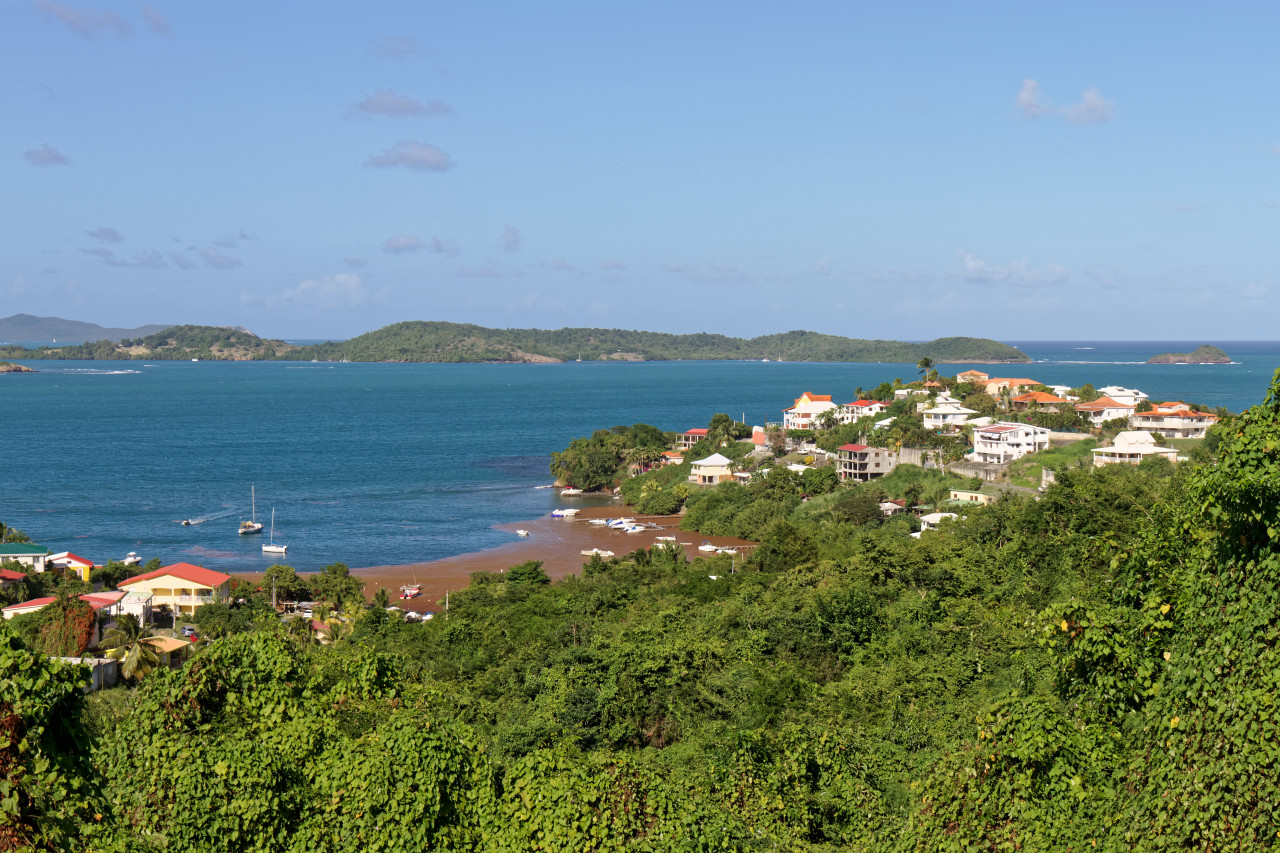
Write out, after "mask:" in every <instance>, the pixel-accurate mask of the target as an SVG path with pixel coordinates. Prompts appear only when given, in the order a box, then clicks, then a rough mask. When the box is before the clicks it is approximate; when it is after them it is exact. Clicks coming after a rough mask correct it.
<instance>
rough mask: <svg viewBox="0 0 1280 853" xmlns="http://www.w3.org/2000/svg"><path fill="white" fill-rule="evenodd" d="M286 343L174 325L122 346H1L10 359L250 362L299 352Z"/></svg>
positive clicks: (232, 331) (99, 343)
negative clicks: (27, 347) (34, 347)
mask: <svg viewBox="0 0 1280 853" xmlns="http://www.w3.org/2000/svg"><path fill="white" fill-rule="evenodd" d="M296 349H297V347H295V346H294V345H293V344H287V343H285V342H284V341H274V340H264V339H262V338H259V337H258V336H257V335H255V334H253V333H252V332H245V331H241V330H239V329H230V328H226V327H221V326H174V327H173V328H170V329H165V330H164V331H162V332H156V333H155V334H152V335H147V336H146V337H143V338H137V339H135V340H130V339H128V338H126V339H124V340H121V341H120V342H119V343H116V342H113V341H108V340H102V341H97V342H86V343H84V344H79V345H75V346H70V345H69V346H43V347H39V348H37V349H24V348H23V347H20V346H6V347H0V355H5V356H8V357H9V358H23V359H28V358H33V359H56V360H80V359H97V360H101V361H119V360H127V359H137V360H143V359H145V360H148V361H189V360H191V359H193V358H198V359H201V360H234V361H250V360H261V359H271V358H279V357H283V356H285V355H286V354H287V353H289V352H291V351H293V350H296Z"/></svg>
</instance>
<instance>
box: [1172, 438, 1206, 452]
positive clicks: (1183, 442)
mask: <svg viewBox="0 0 1280 853" xmlns="http://www.w3.org/2000/svg"><path fill="white" fill-rule="evenodd" d="M1165 443H1166V444H1167V445H1168V446H1169V447H1173V448H1176V449H1177V451H1178V452H1179V453H1181V454H1184V455H1185V454H1187V453H1190V452H1191V451H1192V450H1194V449H1195V448H1197V447H1199V446H1200V445H1201V444H1203V443H1204V439H1203V438H1166V439H1165Z"/></svg>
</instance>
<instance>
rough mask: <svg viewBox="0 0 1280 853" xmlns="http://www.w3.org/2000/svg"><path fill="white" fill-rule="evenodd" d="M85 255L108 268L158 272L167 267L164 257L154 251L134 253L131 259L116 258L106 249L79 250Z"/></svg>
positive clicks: (114, 254)
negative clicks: (99, 260) (90, 256)
mask: <svg viewBox="0 0 1280 853" xmlns="http://www.w3.org/2000/svg"><path fill="white" fill-rule="evenodd" d="M80 251H82V252H84V253H85V254H86V255H93V256H94V257H95V258H101V259H102V262H103V263H104V264H106V265H107V266H109V267H125V268H128V269H148V270H158V269H164V268H165V267H167V266H169V264H168V262H167V261H165V259H164V255H162V254H160V253H159V252H155V251H150V250H147V251H143V252H135V253H134V255H133V257H132V258H118V257H116V253H115V252H113V251H111V250H110V249H107V248H102V247H98V248H95V249H81V250H80Z"/></svg>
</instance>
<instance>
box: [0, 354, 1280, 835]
mask: <svg viewBox="0 0 1280 853" xmlns="http://www.w3.org/2000/svg"><path fill="white" fill-rule="evenodd" d="M1202 447H1203V448H1204V450H1205V453H1206V454H1209V455H1208V456H1207V457H1206V458H1205V461H1204V463H1203V464H1195V463H1185V464H1180V465H1176V466H1175V465H1170V464H1168V463H1167V462H1160V463H1158V464H1157V463H1156V462H1151V463H1144V464H1142V465H1139V466H1136V467H1128V466H1105V467H1102V468H1098V469H1093V468H1088V467H1078V468H1068V469H1066V470H1063V471H1060V472H1059V475H1058V482H1057V483H1056V484H1055V485H1053V486H1051V487H1049V488H1048V489H1047V490H1046V491H1045V492H1044V493H1043V495H1041V496H1040V497H1039V499H1033V498H1030V497H1027V498H1021V497H1017V496H1007V497H1004V498H1002V499H1001V500H999V501H997V502H996V503H994V504H992V505H990V506H987V507H977V506H974V507H969V508H967V509H966V510H965V513H966V516H967V517H966V518H964V519H961V520H959V521H957V522H956V523H954V524H950V525H947V526H946V527H944V529H943V530H942V531H939V532H932V533H926V534H925V535H923V536H922V537H921V538H920V539H912V538H910V537H908V536H906V535H905V532H906V528H905V526H904V525H905V524H906V521H905V520H904V519H889V520H883V519H878V518H870V517H869V516H867V515H866V513H865V511H864V510H865V506H864V504H865V503H866V498H867V497H869V496H871V492H870V491H869V489H870V488H871V487H872V486H877V485H880V484H871V486H862V487H857V488H853V489H844V488H837V489H834V490H833V491H830V492H828V493H826V494H824V495H819V496H814V497H810V498H809V500H807V501H805V500H803V499H801V498H799V497H798V496H797V495H798V485H797V483H796V482H795V479H794V475H789V472H786V471H785V470H784V469H781V468H779V469H778V470H777V471H775V472H773V473H771V474H769V475H768V476H767V477H765V478H762V481H763V482H762V483H761V484H760V485H759V486H758V487H757V484H756V483H755V482H753V483H752V484H751V485H750V486H746V487H744V486H739V485H736V484H732V485H727V486H720V487H716V489H713V490H699V494H701V495H708V496H713V495H721V496H724V495H727V496H728V497H716V498H700V499H698V500H697V501H694V500H693V499H692V498H691V503H690V514H692V513H693V512H694V507H695V506H696V507H699V509H698V511H700V512H701V511H703V510H704V509H707V508H708V507H704V506H703V501H707V500H715V501H717V502H718V503H719V504H720V505H721V506H725V507H728V506H733V507H739V506H742V507H750V506H753V505H756V504H757V502H759V501H762V500H763V503H761V504H759V506H760V508H761V509H765V508H769V509H770V512H772V513H773V517H772V518H770V519H768V520H766V521H764V522H763V524H764V526H763V528H762V530H761V534H760V536H759V540H760V542H761V544H760V547H758V548H757V549H756V551H755V553H754V554H753V555H752V556H751V557H750V558H748V559H747V560H746V561H745V563H731V562H730V558H729V557H727V556H718V557H716V558H713V559H710V560H698V561H695V562H694V563H691V564H686V563H685V561H684V558H683V555H681V554H679V552H678V551H674V550H673V551H665V550H662V549H655V550H653V551H644V550H642V551H637V552H635V553H633V554H629V555H627V556H625V557H622V558H617V559H613V560H609V561H607V562H606V561H602V560H600V559H598V558H595V559H593V560H592V561H591V562H590V563H588V564H586V565H585V566H584V568H583V571H582V573H581V575H579V576H575V577H570V578H567V579H565V580H564V581H562V582H559V583H555V584H552V583H549V582H548V580H547V577H546V575H545V574H544V573H543V572H542V570H541V567H540V566H539V565H538V564H537V563H526V564H522V565H520V566H516V567H513V568H512V569H511V570H510V571H507V572H503V573H494V574H484V573H478V574H477V575H475V576H473V579H472V583H471V585H470V587H469V589H467V590H466V591H463V592H462V593H459V594H456V595H455V596H454V597H453V598H452V602H451V607H450V611H449V613H448V615H447V618H445V615H444V614H441V615H440V616H438V617H437V618H436V619H435V620H433V621H430V622H427V623H425V624H413V623H408V622H404V621H402V620H401V619H400V618H399V617H398V616H397V615H396V614H395V613H394V612H388V611H386V610H384V609H383V608H381V607H372V608H353V607H351V606H350V605H348V608H347V611H345V612H344V614H343V615H342V616H341V617H338V618H335V619H334V620H333V624H334V626H335V627H334V630H332V631H328V630H326V632H324V633H322V634H321V636H322V637H323V638H324V639H325V640H327V641H328V642H327V644H326V645H319V644H317V642H316V635H315V633H314V632H312V631H311V630H309V623H308V622H307V621H306V620H291V621H288V622H284V623H282V622H281V621H280V620H279V619H277V618H276V617H275V615H274V614H273V613H271V612H270V611H269V610H267V609H266V608H264V607H263V604H262V601H261V596H260V594H248V595H247V596H246V601H245V603H244V604H242V605H241V604H237V605H235V606H233V607H232V608H231V609H232V610H236V609H240V608H246V609H248V610H249V611H250V612H252V613H257V614H260V615H259V616H257V617H255V618H253V619H252V620H242V621H241V622H240V623H239V624H231V623H228V627H227V636H225V637H223V638H221V639H218V640H216V641H214V642H212V643H210V644H208V645H207V646H206V647H204V648H203V649H202V650H201V651H199V652H198V653H197V654H196V656H195V657H194V658H193V659H192V660H190V661H189V662H188V663H187V664H186V665H185V666H184V667H183V668H182V669H181V670H176V671H169V670H163V669H157V670H154V671H153V672H152V673H151V674H150V675H147V676H146V677H143V678H141V679H140V681H139V684H138V686H137V687H132V686H129V687H125V688H118V689H115V690H110V691H104V692H101V693H96V694H91V695H88V696H85V695H83V694H81V693H80V692H79V690H78V689H77V688H78V686H79V685H80V684H81V683H82V675H81V673H80V672H79V671H78V670H77V668H75V667H67V666H64V665H61V664H57V663H54V662H51V661H49V660H48V659H47V658H46V657H44V656H42V655H40V654H36V653H34V652H32V651H29V650H28V649H27V648H26V647H25V643H24V641H23V640H22V639H20V638H18V637H17V636H16V635H14V634H12V633H10V632H9V631H8V629H7V628H3V629H0V631H3V632H4V634H3V635H0V673H3V675H4V677H3V678H0V712H3V713H2V714H0V729H3V734H4V736H5V738H7V740H4V741H3V742H2V743H0V759H2V760H0V775H3V777H4V778H3V779H2V780H0V784H3V785H4V786H5V788H4V790H5V791H6V792H7V793H6V796H4V797H0V836H3V839H4V841H5V842H6V844H7V845H8V846H11V847H12V846H16V845H17V844H18V843H21V842H24V841H26V842H30V843H31V844H32V845H34V846H36V847H37V848H40V849H76V850H102V851H143V850H148V851H154V850H173V851H177V850H214V851H223V850H225V851H277V850H278V851H311V850H407V849H429V848H440V849H448V850H469V851H471V850H474V851H482V850H529V851H535V850H592V851H596V850H635V851H658V850H662V851H665V850H690V851H693V850H697V851H704V850H705V851H711V850H730V851H751V850H763V849H778V850H792V851H833V850H837V849H853V850H876V851H879V850H898V851H925V850H928V851H934V850H944V851H971V850H974V851H976V850H1003V849H1008V850H1025V851H1060V850H1094V849H1097V850H1103V851H1115V853H1119V851H1129V850H1139V851H1165V850H1188V851H1190V850H1223V849H1233V850H1235V849H1250V850H1252V849H1272V848H1274V847H1275V846H1276V845H1277V821H1280V812H1278V810H1280V805H1278V804H1280V796H1278V794H1280V764H1277V762H1276V761H1275V751H1276V733H1277V731H1280V702H1278V701H1277V700H1280V674H1277V673H1280V652H1278V651H1277V643H1276V639H1277V637H1280V552H1278V551H1277V549H1276V547H1275V544H1274V543H1275V541H1276V537H1277V531H1280V373H1278V374H1277V377H1276V380H1275V383H1274V384H1273V386H1272V390H1271V393H1270V394H1269V395H1268V398H1267V400H1266V401H1265V402H1264V403H1263V404H1262V405H1260V406H1258V407H1255V408H1254V409H1251V410H1249V411H1248V412H1246V413H1244V414H1243V415H1241V416H1239V417H1237V418H1234V419H1232V420H1231V421H1230V422H1228V423H1224V424H1223V425H1221V426H1220V427H1219V428H1218V429H1217V431H1216V433H1215V440H1214V441H1206V442H1205V443H1204V445H1203V446H1202ZM788 475H789V476H788ZM904 476H905V475H904ZM936 476H941V475H936ZM907 479H910V478H907ZM920 482H922V483H923V481H920ZM926 487H928V485H927V484H923V485H921V488H926ZM753 490H754V491H753ZM744 494H745V495H746V496H748V497H750V500H739V499H738V498H739V497H740V496H742V495H744ZM705 515H706V518H707V519H709V520H711V521H713V522H714V523H720V521H722V520H725V519H728V520H730V521H732V519H734V518H736V516H737V510H735V512H734V513H732V514H728V513H725V514H722V513H719V512H716V513H710V512H707V513H705ZM686 520H687V519H686ZM735 523H736V522H735ZM279 574H280V575H281V578H282V580H284V581H288V576H287V572H283V571H282V572H280V573H279ZM342 575H343V573H342V572H341V571H340V570H338V569H336V568H335V570H334V572H333V576H334V580H335V581H341V578H342ZM341 584H342V585H339V586H335V593H336V594H338V595H341V594H342V591H341V590H342V588H343V585H345V581H342V582H341ZM339 624H341V625H343V626H345V627H343V628H341V629H338V628H337V625H339ZM5 714H7V716H4V715H5Z"/></svg>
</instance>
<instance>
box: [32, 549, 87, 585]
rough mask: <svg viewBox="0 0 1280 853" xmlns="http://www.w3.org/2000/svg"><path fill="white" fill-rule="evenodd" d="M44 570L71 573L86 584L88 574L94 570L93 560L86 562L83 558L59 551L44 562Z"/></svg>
mask: <svg viewBox="0 0 1280 853" xmlns="http://www.w3.org/2000/svg"><path fill="white" fill-rule="evenodd" d="M44 564H45V568H46V569H48V570H50V571H54V572H59V573H63V574H65V573H66V572H68V571H69V572H71V573H72V574H74V575H75V576H76V577H78V578H80V580H82V581H84V582H86V583H88V581H89V574H90V573H91V572H92V571H93V570H94V568H95V566H94V565H93V560H86V559H85V558H84V557H79V556H76V555H75V554H72V553H71V552H70V551H59V552H58V553H56V554H50V555H49V556H48V557H47V558H45V561H44Z"/></svg>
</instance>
